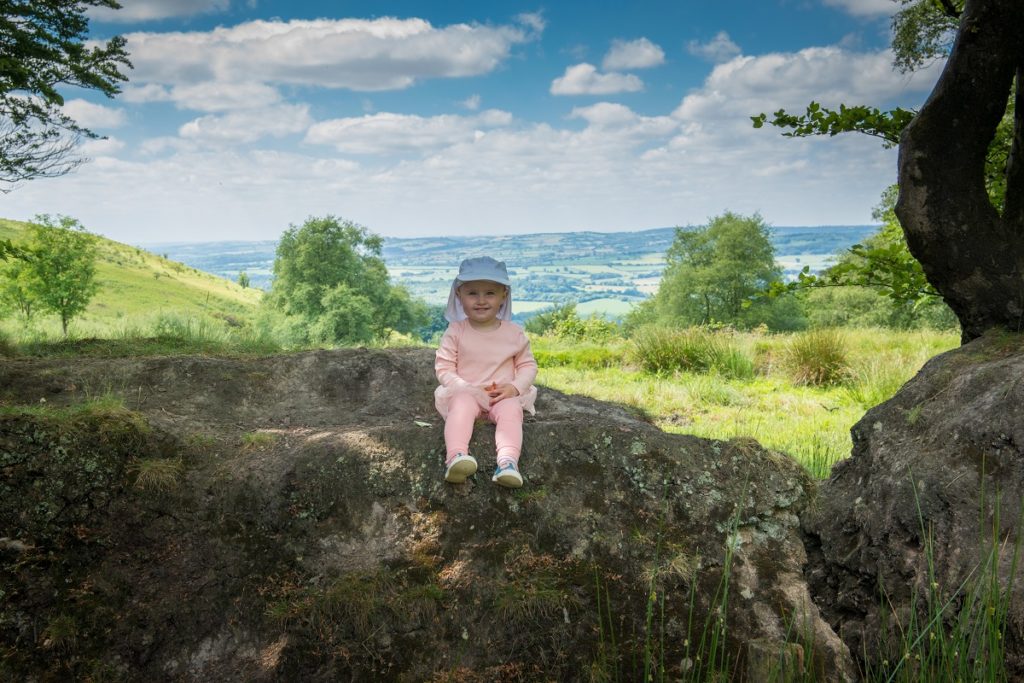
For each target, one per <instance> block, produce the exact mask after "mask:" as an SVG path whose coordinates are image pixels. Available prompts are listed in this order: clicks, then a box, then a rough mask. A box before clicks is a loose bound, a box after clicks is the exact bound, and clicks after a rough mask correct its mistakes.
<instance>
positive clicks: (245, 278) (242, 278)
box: [238, 270, 249, 289]
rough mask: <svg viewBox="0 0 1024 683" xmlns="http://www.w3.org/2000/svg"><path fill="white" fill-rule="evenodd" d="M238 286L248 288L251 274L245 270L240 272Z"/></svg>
mask: <svg viewBox="0 0 1024 683" xmlns="http://www.w3.org/2000/svg"><path fill="white" fill-rule="evenodd" d="M238 286H239V287H241V288H242V289H247V288H248V287H249V274H248V273H246V272H245V271H244V270H243V271H241V272H240V273H238Z"/></svg>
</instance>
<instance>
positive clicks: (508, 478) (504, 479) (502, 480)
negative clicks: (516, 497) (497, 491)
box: [491, 474, 523, 489]
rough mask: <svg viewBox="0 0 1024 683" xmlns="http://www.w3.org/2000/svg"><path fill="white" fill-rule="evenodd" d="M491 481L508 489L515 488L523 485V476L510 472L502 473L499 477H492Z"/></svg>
mask: <svg viewBox="0 0 1024 683" xmlns="http://www.w3.org/2000/svg"><path fill="white" fill-rule="evenodd" d="M491 481H493V482H494V483H495V484H499V485H501V486H504V487H505V488H509V489H517V488H519V487H520V486H522V485H523V478H522V477H516V476H513V475H511V474H503V475H501V476H499V477H492V478H491Z"/></svg>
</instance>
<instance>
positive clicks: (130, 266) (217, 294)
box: [0, 219, 262, 339]
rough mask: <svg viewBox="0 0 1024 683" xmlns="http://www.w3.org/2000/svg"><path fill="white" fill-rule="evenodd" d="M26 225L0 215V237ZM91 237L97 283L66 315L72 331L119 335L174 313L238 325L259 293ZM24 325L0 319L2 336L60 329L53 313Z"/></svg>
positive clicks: (14, 235)
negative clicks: (75, 312) (85, 303)
mask: <svg viewBox="0 0 1024 683" xmlns="http://www.w3.org/2000/svg"><path fill="white" fill-rule="evenodd" d="M26 228H27V224H25V223H20V222H17V221H11V220H4V219H0V239H10V240H12V241H13V242H14V243H15V244H17V243H19V242H22V241H23V240H24V239H25V237H26V233H25V229H26ZM97 240H98V247H99V249H98V251H99V258H98V262H97V267H96V279H97V281H98V282H99V284H100V288H99V291H98V292H97V294H96V296H95V297H94V298H93V300H92V302H91V303H90V304H89V307H88V309H86V311H85V313H84V314H83V315H82V316H80V317H77V318H75V319H74V320H73V321H72V323H71V329H70V330H69V333H70V334H71V335H73V336H76V337H104V338H109V337H113V336H117V335H122V336H123V335H125V334H130V333H131V331H132V329H149V328H151V327H152V326H153V325H155V324H157V322H158V321H159V320H161V319H162V318H163V319H167V318H168V317H180V316H185V317H191V318H195V319H197V320H208V321H209V323H208V324H210V325H214V326H216V325H217V324H222V325H224V326H225V327H235V328H240V327H243V326H244V325H245V324H246V323H247V321H248V320H249V319H251V318H252V316H253V314H254V312H255V310H256V305H257V304H258V303H259V300H260V297H261V296H262V292H261V291H260V290H258V289H252V288H242V287H240V286H239V285H238V284H236V283H234V282H231V281H229V280H225V279H223V278H219V277H217V276H215V275H210V274H209V273H204V272H202V271H199V270H196V269H195V268H191V267H189V266H186V265H184V264H182V263H178V262H176V261H170V260H168V259H165V258H163V257H162V256H158V255H156V254H152V253H150V252H148V251H145V250H143V249H138V248H136V247H132V246H129V245H127V244H121V243H118V242H114V241H112V240H108V239H106V238H103V237H97ZM218 321H219V322H218ZM25 328H26V325H25V322H24V321H23V320H21V319H20V318H18V317H17V316H5V317H3V318H2V319H0V332H4V333H6V334H7V335H8V336H14V337H17V338H20V339H23V338H25V336H26V335H30V336H34V337H36V338H40V339H47V338H56V337H57V336H59V334H60V322H59V320H58V319H57V317H56V316H54V315H41V316H37V317H36V319H34V320H33V321H32V323H31V325H30V328H31V329H29V330H26V329H25Z"/></svg>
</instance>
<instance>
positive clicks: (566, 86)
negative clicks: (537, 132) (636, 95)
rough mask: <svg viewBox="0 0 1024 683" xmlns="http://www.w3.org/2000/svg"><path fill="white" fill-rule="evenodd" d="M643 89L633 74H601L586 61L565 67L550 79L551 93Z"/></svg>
mask: <svg viewBox="0 0 1024 683" xmlns="http://www.w3.org/2000/svg"><path fill="white" fill-rule="evenodd" d="M643 89H644V82H643V81H641V80H640V79H639V78H637V77H636V76H634V75H633V74H620V73H608V74H602V73H599V72H598V70H597V68H596V67H595V66H594V65H593V64H587V63H586V62H584V63H583V64H576V65H575V66H570V67H568V68H566V70H565V74H563V75H562V76H559V77H558V78H556V79H555V80H553V81H551V94H552V95H612V94H614V93H620V92H638V91H640V90H643Z"/></svg>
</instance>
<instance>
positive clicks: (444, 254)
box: [140, 225, 877, 316]
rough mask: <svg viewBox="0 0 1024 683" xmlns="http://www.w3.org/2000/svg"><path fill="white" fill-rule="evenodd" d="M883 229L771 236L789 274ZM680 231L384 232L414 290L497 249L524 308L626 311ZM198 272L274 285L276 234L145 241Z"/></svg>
mask: <svg viewBox="0 0 1024 683" xmlns="http://www.w3.org/2000/svg"><path fill="white" fill-rule="evenodd" d="M876 230H877V227H876V226H870V225H842V226H834V225H830V226H813V227H775V228H772V243H773V244H774V246H775V253H776V255H777V260H778V262H779V264H780V265H781V266H782V267H783V268H784V269H785V271H786V274H787V276H788V277H795V275H796V273H797V272H799V271H800V269H802V268H803V267H804V266H810V268H811V269H812V270H815V271H817V270H821V269H822V268H824V267H826V266H827V265H828V263H829V261H830V260H831V259H832V258H833V257H834V255H835V254H837V253H839V252H841V251H843V250H845V249H847V248H849V247H850V246H851V245H853V244H856V243H858V242H861V241H863V240H864V239H865V238H866V237H867V236H868V235H870V234H872V233H873V232H875V231H876ZM674 236H675V228H655V229H651V230H640V231H636V232H562V233H534V234H527V235H504V236H492V237H414V238H385V239H384V249H383V256H384V262H385V263H386V264H387V267H388V270H389V272H390V273H391V276H392V279H393V280H394V281H395V282H398V283H401V284H404V285H405V286H406V287H407V288H408V289H409V290H410V291H411V292H412V294H413V295H414V296H417V297H420V298H422V299H424V300H426V301H427V302H428V303H431V304H443V303H444V302H445V300H446V299H447V296H448V288H449V287H450V285H451V280H452V277H453V276H454V274H455V272H456V270H457V268H458V264H459V261H461V260H462V259H464V258H466V257H469V256H479V255H481V254H488V255H491V256H494V257H495V258H497V259H500V260H503V261H505V262H507V263H508V265H509V269H510V274H511V276H512V280H513V287H514V291H515V307H516V311H517V313H529V312H531V311H534V310H539V309H542V308H546V307H548V306H550V305H551V304H552V303H555V302H561V301H568V300H573V301H576V302H577V303H578V310H579V311H580V312H581V313H582V314H584V315H586V314H589V313H600V314H604V315H609V316H619V315H622V314H624V313H626V312H627V311H628V310H629V309H630V308H631V307H632V306H633V305H634V304H635V303H636V302H638V301H642V300H643V299H644V298H646V297H648V296H650V295H651V294H653V293H654V292H655V291H656V290H657V288H658V282H659V281H660V279H661V273H662V270H663V269H664V266H665V252H666V251H667V250H668V248H669V246H670V245H671V244H672V240H673V238H674ZM140 246H142V247H144V248H146V249H148V250H149V251H152V252H155V253H157V254H161V255H164V256H166V257H167V258H169V259H171V260H174V261H180V262H182V263H185V264H187V265H190V266H192V267H194V268H197V269H199V270H203V271H206V272H209V273H213V274H215V275H219V276H221V277H224V278H227V279H230V280H235V279H237V277H238V274H239V273H240V272H242V271H244V272H245V273H246V274H247V275H248V276H249V278H250V282H251V284H252V286H254V287H262V288H268V287H269V285H270V280H271V277H272V269H273V264H274V254H275V250H276V248H277V241H276V240H265V241H257V242H239V241H233V242H172V243H161V244H144V245H140Z"/></svg>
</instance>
